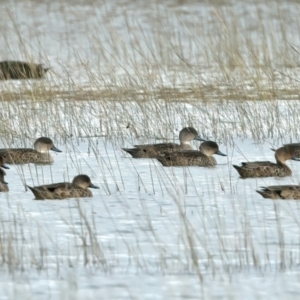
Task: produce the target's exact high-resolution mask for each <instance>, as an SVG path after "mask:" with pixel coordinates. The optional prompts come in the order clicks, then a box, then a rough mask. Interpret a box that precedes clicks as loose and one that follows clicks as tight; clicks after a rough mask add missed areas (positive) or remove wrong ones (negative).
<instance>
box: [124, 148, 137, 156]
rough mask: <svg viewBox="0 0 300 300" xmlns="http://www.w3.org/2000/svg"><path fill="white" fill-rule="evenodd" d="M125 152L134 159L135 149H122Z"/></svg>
mask: <svg viewBox="0 0 300 300" xmlns="http://www.w3.org/2000/svg"><path fill="white" fill-rule="evenodd" d="M122 150H124V151H125V152H127V153H129V154H130V155H131V156H133V157H134V155H135V154H136V153H137V151H138V149H137V148H122Z"/></svg>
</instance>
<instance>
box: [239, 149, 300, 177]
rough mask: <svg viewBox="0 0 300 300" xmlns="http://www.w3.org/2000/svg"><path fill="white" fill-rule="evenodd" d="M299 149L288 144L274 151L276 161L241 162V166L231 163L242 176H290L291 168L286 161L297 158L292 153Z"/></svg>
mask: <svg viewBox="0 0 300 300" xmlns="http://www.w3.org/2000/svg"><path fill="white" fill-rule="evenodd" d="M298 150H299V145H294V146H291V145H288V146H283V147H280V148H278V149H277V150H276V151H275V160H276V163H273V162H270V161H254V162H242V165H241V166H237V165H233V167H234V168H235V169H236V170H237V171H238V173H239V174H240V176H241V177H242V178H251V177H252V178H253V177H285V176H291V175H292V170H291V169H290V168H289V166H288V165H287V164H286V161H287V160H289V159H291V160H297V161H298V160H299V159H298V158H296V157H294V154H295V153H297V151H298Z"/></svg>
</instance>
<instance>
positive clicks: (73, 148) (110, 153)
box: [0, 0, 300, 300]
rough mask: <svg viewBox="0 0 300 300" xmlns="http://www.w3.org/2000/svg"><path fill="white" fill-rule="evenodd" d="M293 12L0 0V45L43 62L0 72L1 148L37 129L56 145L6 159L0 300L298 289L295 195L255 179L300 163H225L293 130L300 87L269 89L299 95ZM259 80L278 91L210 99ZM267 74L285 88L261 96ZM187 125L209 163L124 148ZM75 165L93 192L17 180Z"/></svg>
mask: <svg viewBox="0 0 300 300" xmlns="http://www.w3.org/2000/svg"><path fill="white" fill-rule="evenodd" d="M258 16H259V18H258ZM286 20H288V21H286ZM298 20H299V4H298V3H297V2H294V1H271V2H270V1H268V3H267V4H266V3H261V2H259V3H258V2H256V1H249V2H247V3H246V2H236V1H210V2H207V1H205V2H204V1H203V2H202V1H201V2H199V1H164V2H163V4H162V3H160V2H159V3H158V2H157V3H156V2H154V1H152V2H151V1H147V2H145V1H79V0H78V1H76V2H75V1H72V2H70V1H25V0H24V1H10V2H9V3H7V2H6V1H0V29H1V33H2V34H1V36H0V43H1V45H2V48H1V50H0V58H1V60H4V59H20V60H33V61H35V62H43V63H44V64H45V65H46V66H51V67H52V68H53V69H52V70H51V71H50V72H49V73H48V74H47V76H46V78H45V79H43V80H40V81H7V82H0V90H1V97H4V94H6V93H11V94H12V95H13V97H12V98H11V99H10V100H12V101H8V102H6V101H1V102H0V117H1V127H0V148H2V147H31V145H32V144H33V141H34V139H35V138H36V137H39V136H41V135H44V136H49V137H51V138H52V139H53V140H54V142H55V144H56V146H57V147H58V148H60V149H61V150H63V153H60V154H56V153H54V154H53V156H54V160H55V162H54V164H52V165H51V166H35V165H32V164H30V165H23V166H11V169H10V170H8V171H7V176H6V180H7V181H8V182H9V187H10V192H9V193H0V208H1V209H0V220H1V222H0V226H1V230H0V254H1V255H0V263H1V264H2V268H1V271H0V300H2V299H20V298H22V299H98V298H99V295H101V299H129V298H133V299H135V298H136V299H182V298H187V299H199V298H202V299H241V298H243V299H260V298H262V297H264V298H265V297H266V296H267V297H269V298H272V299H281V298H283V297H284V298H285V299H290V298H291V299H292V298H293V299H294V298H295V297H297V296H299V291H298V290H299V288H298V281H299V262H300V261H299V260H300V247H299V245H300V244H299V222H298V215H299V209H300V208H299V202H297V201H271V200H267V199H263V198H262V197H261V196H260V195H259V194H257V193H256V192H255V190H256V189H258V188H259V187H260V186H265V185H273V184H291V183H292V184H298V183H299V182H300V165H299V164H300V163H299V162H298V163H297V162H294V161H289V162H288V165H289V166H290V167H291V168H292V170H293V175H292V177H287V178H280V179H276V178H261V179H247V180H243V179H240V178H239V176H238V173H237V172H236V170H235V169H234V168H233V167H232V164H239V163H240V162H241V161H247V160H249V161H251V160H271V161H274V153H273V152H272V151H271V150H270V148H271V147H275V148H276V147H279V146H281V145H282V144H283V143H285V142H286V143H288V142H296V141H299V138H300V131H299V126H298V124H299V122H300V120H299V113H298V111H299V109H300V108H299V103H298V101H286V100H279V101H275V100H274V99H298V98H299V93H298V91H297V88H298V83H297V82H298V81H297V80H293V78H296V79H297V78H298V73H297V72H298V67H299V63H298V60H299V59H298V53H297V51H295V49H296V50H297V49H298V48H297V47H298V45H299V37H298V36H299V35H298V31H299V30H298V29H299V24H298ZM282 26H284V30H283V31H282V30H281V28H282ZM283 32H284V33H285V35H284V36H283ZM233 37H234V39H232V38H233ZM235 37H236V40H235ZM282 40H284V41H285V43H282ZM227 43H228V44H227ZM251 43H253V45H252V44H251ZM287 44H289V45H293V47H294V48H293V47H285V46H286V45H287ZM226 45H227V47H228V49H227V48H226ZM274 45H281V46H278V47H274ZM256 47H257V48H256ZM249 49H254V50H253V52H251V51H250V52H251V53H250V52H249ZM262 49H263V50H262ZM234 50H237V51H236V52H235V51H234ZM256 50H258V51H257V57H258V62H259V64H260V65H258V66H256V65H253V60H251V57H253V53H255V51H256ZM231 53H232V56H230V54H231ZM266 53H267V54H266ZM283 54H284V55H283ZM239 55H240V57H239ZM238 58H241V60H242V63H241V64H240V65H243V67H244V68H241V67H239V66H237V65H235V64H236V63H237V62H238ZM231 59H233V60H234V62H233V64H232V62H231ZM270 70H272V72H270ZM245 74H246V75H245ZM271 75H272V76H271ZM290 75H291V77H290ZM270 76H271V77H272V78H271V79H270ZM252 77H253V78H254V79H253V80H252ZM257 78H259V81H258V80H257ZM258 82H259V83H260V82H261V83H262V86H258V85H259V84H258ZM257 84H258V85H257ZM195 87H196V88H195ZM170 88H174V89H175V88H176V91H179V92H180V93H183V94H184V93H187V94H188V96H187V97H186V98H184V97H181V96H178V95H177V94H176V93H175V92H174V91H173V90H172V89H170ZM230 88H232V89H233V92H232V93H230V94H229V96H228V97H224V98H222V97H220V94H219V93H218V91H217V89H219V90H224V95H225V96H226V95H227V93H228V91H229V89H230ZM264 88H266V89H267V91H268V93H270V95H271V96H270V100H273V101H259V102H252V101H236V102H235V101H212V99H213V100H216V99H217V100H222V99H228V98H229V99H231V98H232V99H236V98H234V93H235V92H237V91H238V90H239V91H242V94H243V95H244V97H245V98H246V99H257V98H258V99H259V100H262V99H260V98H259V97H260V95H261V94H259V92H258V90H259V91H260V92H261V90H263V91H264ZM292 88H295V91H294V90H293V89H292ZM205 89H208V90H210V95H209V97H205V95H206V94H205ZM277 89H279V90H280V89H282V90H284V89H287V90H289V89H290V90H289V91H288V93H287V97H284V98H276V97H275V96H274V98H272V97H273V93H276V91H277ZM131 90H132V91H133V92H132V93H133V94H134V96H132V94H130V93H129V92H128V91H131ZM157 90H159V91H160V93H154V92H153V91H157ZM23 91H27V92H26V93H23ZM56 91H60V92H61V93H60V94H56V93H55V92H56ZM91 91H96V96H95V94H92V93H91V94H89V93H88V92H91ZM104 91H105V92H107V91H109V92H110V93H111V94H110V93H108V94H107V93H104ZM270 91H271V92H272V93H271V92H270ZM293 91H294V92H293ZM189 93H190V94H191V95H190V94H189ZM136 94H138V96H136ZM255 94H257V98H255V97H253V95H255ZM182 98H184V99H182ZM242 99H244V98H242ZM264 99H265V98H264ZM268 99H269V98H268ZM13 100H18V101H13ZM74 100H89V101H74ZM183 100H184V101H183ZM199 100H201V101H202V100H203V101H204V102H200V101H199ZM184 126H194V127H195V128H197V130H198V131H199V134H200V135H202V136H203V137H205V138H210V139H213V140H216V141H217V142H218V143H219V145H220V149H221V151H222V152H225V153H227V155H228V156H227V157H219V156H217V157H216V159H217V162H218V165H217V166H216V168H213V169H210V168H198V167H189V168H163V167H162V166H161V165H160V164H159V163H158V162H157V161H155V160H134V159H132V158H130V157H129V156H128V155H127V154H125V153H124V152H123V151H122V150H121V147H128V146H130V145H134V144H141V143H150V142H161V141H175V142H176V141H177V137H178V132H179V130H180V129H181V128H182V127H184ZM193 145H194V147H195V148H196V147H198V145H199V144H197V143H194V144H193ZM79 173H85V174H87V175H89V176H90V177H91V178H92V181H93V183H94V184H96V185H99V186H100V189H99V190H92V192H93V194H94V197H93V198H91V199H80V200H79V201H78V200H76V199H70V200H65V201H33V195H32V194H31V192H30V191H26V188H25V186H26V185H38V184H47V183H52V182H58V181H65V180H68V181H71V180H72V178H73V177H74V176H75V175H77V174H79Z"/></svg>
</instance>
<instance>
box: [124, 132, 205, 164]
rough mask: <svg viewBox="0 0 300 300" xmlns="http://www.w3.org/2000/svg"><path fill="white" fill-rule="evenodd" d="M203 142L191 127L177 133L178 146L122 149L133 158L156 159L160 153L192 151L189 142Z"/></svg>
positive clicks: (136, 146)
mask: <svg viewBox="0 0 300 300" xmlns="http://www.w3.org/2000/svg"><path fill="white" fill-rule="evenodd" d="M192 140H197V141H203V139H202V138H201V137H200V136H199V135H198V132H197V130H196V129H195V128H193V127H185V128H183V129H182V130H181V131H180V132H179V141H180V145H178V144H175V143H160V144H145V145H134V148H122V149H123V150H124V151H126V152H127V153H129V154H130V155H131V156H132V157H133V158H156V157H157V156H158V155H159V153H160V152H173V151H182V150H194V149H193V147H192V146H191V141H192Z"/></svg>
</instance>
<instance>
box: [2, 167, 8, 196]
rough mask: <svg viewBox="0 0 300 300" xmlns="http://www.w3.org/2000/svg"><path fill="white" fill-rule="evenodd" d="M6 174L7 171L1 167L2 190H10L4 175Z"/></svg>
mask: <svg viewBox="0 0 300 300" xmlns="http://www.w3.org/2000/svg"><path fill="white" fill-rule="evenodd" d="M5 175H6V173H5V171H4V170H3V169H2V168H0V192H8V190H9V189H8V186H7V182H5V180H4V176H5Z"/></svg>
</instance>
